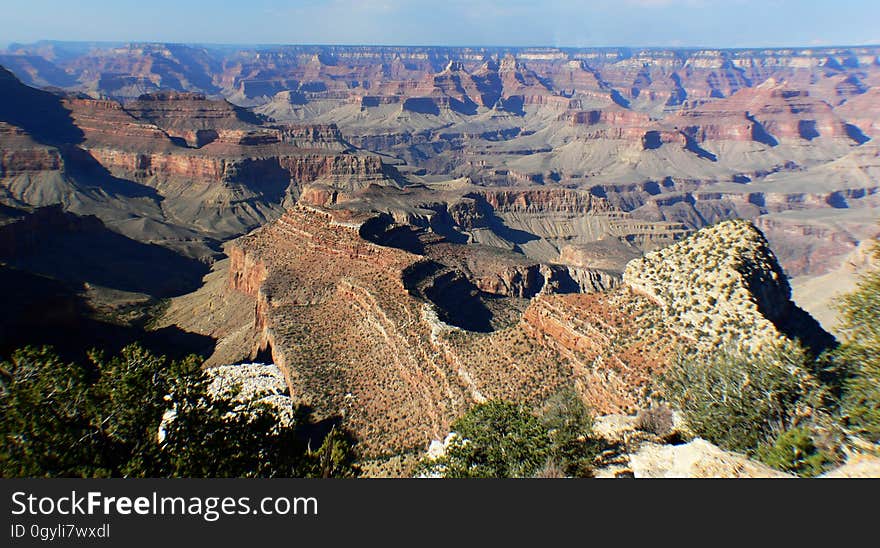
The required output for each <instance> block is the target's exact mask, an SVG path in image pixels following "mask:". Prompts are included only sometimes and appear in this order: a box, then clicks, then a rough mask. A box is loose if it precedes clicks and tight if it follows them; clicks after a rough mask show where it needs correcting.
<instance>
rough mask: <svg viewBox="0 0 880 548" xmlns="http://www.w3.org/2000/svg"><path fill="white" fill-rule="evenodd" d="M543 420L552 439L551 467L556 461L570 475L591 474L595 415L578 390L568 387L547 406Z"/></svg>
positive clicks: (594, 454)
mask: <svg viewBox="0 0 880 548" xmlns="http://www.w3.org/2000/svg"><path fill="white" fill-rule="evenodd" d="M541 423H542V424H543V425H544V428H545V429H546V430H547V432H548V434H549V436H550V440H551V442H552V445H551V448H550V457H551V459H552V461H551V463H549V464H550V465H549V466H546V467H545V468H546V469H548V470H550V469H552V468H553V465H554V464H555V466H556V467H558V468H560V469H562V471H563V472H564V473H565V475H567V476H569V477H578V478H580V477H591V476H592V475H593V459H594V458H595V456H596V454H597V453H598V446H597V444H596V442H595V441H594V440H593V438H592V436H593V417H592V415H591V414H590V410H589V409H587V406H586V405H584V402H583V400H582V399H581V398H580V396H578V395H577V393H576V392H575V391H574V390H573V389H571V388H566V389H563V390H562V391H560V392H559V393H557V394H556V395H554V396H553V397H551V398H550V399H549V400H548V401H547V403H546V404H545V405H544V407H543V409H542V413H541Z"/></svg>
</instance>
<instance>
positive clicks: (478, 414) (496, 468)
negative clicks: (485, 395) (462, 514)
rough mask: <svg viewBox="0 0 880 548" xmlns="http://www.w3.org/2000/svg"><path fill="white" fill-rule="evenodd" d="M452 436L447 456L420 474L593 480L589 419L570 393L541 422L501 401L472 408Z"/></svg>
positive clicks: (554, 400) (544, 413)
mask: <svg viewBox="0 0 880 548" xmlns="http://www.w3.org/2000/svg"><path fill="white" fill-rule="evenodd" d="M452 431H453V432H454V433H455V434H454V437H453V438H452V440H451V441H450V443H449V444H448V446H447V448H446V453H445V454H444V455H443V456H441V457H439V458H438V459H436V460H430V459H429V460H425V461H423V463H422V465H421V471H422V472H424V473H426V474H428V475H440V476H443V477H447V478H508V477H519V478H522V477H534V476H541V477H561V476H567V477H588V476H590V475H592V461H593V457H594V456H595V454H596V444H595V443H594V442H593V440H592V438H591V435H592V417H591V416H590V414H589V411H588V410H587V408H586V407H585V406H584V404H583V402H582V401H581V399H580V398H579V397H578V396H577V394H575V392H574V391H573V390H565V391H562V392H560V393H558V394H556V395H555V396H554V397H552V398H550V400H548V401H547V403H546V404H545V406H544V407H543V409H542V413H541V415H540V416H536V415H534V414H533V413H532V412H530V410H529V409H528V408H526V407H525V406H524V405H521V404H515V403H510V402H505V401H500V400H493V401H489V402H486V403H482V404H478V405H475V406H474V407H473V408H471V410H470V411H468V412H467V413H466V414H465V415H464V416H462V417H461V418H460V419H458V420H457V421H455V422H454V423H453V424H452Z"/></svg>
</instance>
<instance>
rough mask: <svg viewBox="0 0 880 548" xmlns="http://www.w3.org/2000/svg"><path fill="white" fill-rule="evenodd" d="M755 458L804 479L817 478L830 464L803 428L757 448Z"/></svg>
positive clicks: (789, 431)
mask: <svg viewBox="0 0 880 548" xmlns="http://www.w3.org/2000/svg"><path fill="white" fill-rule="evenodd" d="M757 456H758V458H759V459H760V460H761V462H763V463H764V464H766V465H767V466H772V467H773V468H776V469H778V470H782V471H783V472H790V473H793V474H797V475H798V476H801V477H805V478H811V477H814V476H818V475H819V474H821V473H822V472H823V471H824V470H825V468H826V467H827V466H828V465H829V464H830V463H831V462H832V459H831V458H829V457H828V455H826V454H825V453H824V452H823V451H821V450H819V448H817V447H816V444H815V443H813V438H812V436H811V435H810V431H809V430H808V429H807V428H804V427H798V428H792V429H791V430H787V431H785V432H783V433H781V434H780V435H779V436H778V437H777V438H776V439H775V440H774V441H773V442H772V443H768V444H764V445H762V446H761V447H759V448H758V451H757Z"/></svg>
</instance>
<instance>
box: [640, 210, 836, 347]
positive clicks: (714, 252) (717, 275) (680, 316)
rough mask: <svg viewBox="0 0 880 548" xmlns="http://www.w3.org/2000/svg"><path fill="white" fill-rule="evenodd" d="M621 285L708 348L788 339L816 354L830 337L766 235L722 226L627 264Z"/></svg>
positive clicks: (742, 226) (737, 224) (743, 226)
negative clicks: (798, 296) (794, 289)
mask: <svg viewBox="0 0 880 548" xmlns="http://www.w3.org/2000/svg"><path fill="white" fill-rule="evenodd" d="M623 280H624V283H626V284H627V285H629V286H630V287H632V288H633V289H635V290H636V291H639V292H642V293H644V294H645V295H647V296H648V297H650V298H651V299H653V300H655V301H656V302H657V303H658V304H659V305H660V306H661V307H662V308H663V310H664V313H665V314H666V316H667V317H669V318H670V319H671V320H672V321H673V323H674V324H675V325H676V326H677V329H678V330H679V331H680V333H681V334H682V336H684V337H687V338H692V339H693V340H694V342H695V344H696V345H697V346H699V347H703V348H714V347H718V346H723V345H731V344H733V345H737V344H739V345H746V347H748V348H752V349H755V348H760V347H761V346H762V345H765V344H776V343H777V341H780V340H782V339H783V338H784V337H786V336H788V337H790V338H794V339H797V340H798V341H799V342H801V343H803V344H805V345H806V346H808V347H810V348H813V349H822V348H824V347H825V346H827V345H829V344H831V342H832V341H833V338H832V337H831V336H830V335H829V334H828V333H826V332H825V331H824V330H822V329H821V327H819V325H818V323H816V322H815V320H813V319H812V318H811V317H810V316H809V315H808V314H806V313H805V312H804V311H802V310H801V309H799V308H798V307H797V306H796V305H795V304H794V303H793V302H792V301H791V287H790V286H789V284H788V280H787V278H786V276H785V274H784V272H783V271H782V268H781V267H780V266H779V263H778V262H777V261H776V258H775V256H774V254H773V252H772V251H771V250H770V247H769V244H768V243H767V240H766V239H765V238H764V235H763V234H762V233H761V232H760V231H759V230H757V229H756V228H755V227H754V225H752V224H751V223H749V222H747V221H725V222H722V223H718V224H716V225H713V226H712V227H709V228H705V229H703V230H700V231H699V232H697V233H696V234H694V235H692V236H691V237H689V238H687V239H685V240H683V241H681V242H679V243H677V244H674V245H672V246H670V247H668V248H664V249H661V250H658V251H655V252H651V253H648V254H646V255H645V256H644V257H642V258H640V259H636V260H634V261H632V262H630V263H629V264H628V265H627V267H626V271H625V272H624V275H623Z"/></svg>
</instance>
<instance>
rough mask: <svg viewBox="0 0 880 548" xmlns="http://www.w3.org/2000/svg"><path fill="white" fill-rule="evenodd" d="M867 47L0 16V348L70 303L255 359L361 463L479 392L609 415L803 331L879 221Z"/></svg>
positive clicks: (108, 322)
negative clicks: (672, 367)
mask: <svg viewBox="0 0 880 548" xmlns="http://www.w3.org/2000/svg"><path fill="white" fill-rule="evenodd" d="M878 55H880V48H877V47H852V48H809V49H807V48H801V49H797V48H795V49H764V50H759V49H752V50H695V49H680V50H679V49H646V50H638V49H628V48H597V49H573V48H572V49H560V48H442V47H378V46H375V47H374V46H266V47H246V46H241V47H239V46H235V47H232V46H229V47H220V46H192V45H180V44H70V43H64V42H39V43H35V44H13V45H11V46H9V48H8V49H7V50H6V51H4V52H2V53H0V65H3V66H4V67H6V68H0V275H2V276H3V277H4V278H6V279H9V280H11V281H12V283H14V284H16V286H17V287H20V288H21V291H20V295H16V296H15V310H20V311H22V313H21V314H20V315H16V316H10V317H7V318H4V320H3V322H4V326H3V327H4V336H3V338H2V339H0V350H2V351H6V350H8V349H9V348H11V347H12V346H14V345H16V344H20V343H21V342H22V341H27V342H30V341H32V340H36V339H38V338H39V337H36V339H35V338H34V337H31V338H27V337H25V336H24V334H26V333H30V334H33V333H34V332H37V331H39V330H40V329H43V330H45V331H51V332H54V333H56V334H59V333H61V334H63V333H67V332H69V333H70V336H69V337H67V338H66V339H65V338H64V337H61V339H57V337H56V339H57V340H56V339H53V340H52V342H53V343H56V344H59V343H60V344H67V345H68V346H71V347H76V345H77V344H81V341H79V340H78V339H81V337H82V332H81V331H77V330H74V329H73V328H72V327H71V326H73V325H75V324H76V323H77V322H78V321H80V320H83V321H84V318H88V319H89V321H93V322H96V323H94V324H88V325H89V326H91V327H92V328H93V329H94V330H95V332H99V331H100V332H101V333H106V335H105V337H106V339H107V340H111V339H114V338H119V339H126V340H130V339H131V338H137V337H139V336H148V335H149V336H151V337H154V338H155V339H156V341H157V344H158V343H159V342H161V343H162V344H164V345H165V346H166V347H167V346H176V347H177V348H178V350H179V351H181V352H182V351H184V350H186V351H193V352H197V353H199V354H201V355H202V356H203V357H204V359H205V363H206V366H207V367H216V366H222V367H227V366H230V364H238V363H252V362H261V363H272V364H274V366H276V367H277V370H278V372H279V374H280V375H281V376H283V378H284V381H285V382H286V384H287V387H288V392H289V394H288V395H289V396H290V397H291V398H293V399H295V400H296V401H297V402H298V403H302V404H304V405H307V406H308V408H309V409H310V410H311V411H312V412H313V413H314V414H315V417H316V418H317V419H319V420H323V419H333V418H339V419H341V420H343V421H344V422H345V424H346V427H347V428H349V429H350V430H351V431H352V433H353V434H354V435H355V437H356V439H357V441H358V446H359V450H360V451H362V455H363V456H364V458H365V459H368V460H373V461H376V462H384V461H386V460H387V459H392V458H394V457H395V456H399V455H402V454H408V455H415V454H420V452H423V451H424V450H425V449H426V448H427V447H428V446H429V444H430V443H431V441H432V440H438V439H443V437H444V436H445V434H446V433H447V432H448V431H449V428H450V424H451V423H452V422H453V421H454V420H455V419H456V418H457V417H459V416H461V414H462V413H463V412H464V411H466V410H467V409H468V408H469V407H470V406H472V405H473V404H474V403H479V402H483V401H487V400H490V399H509V400H516V401H522V402H526V403H528V404H531V405H536V406H537V405H539V404H540V403H541V402H543V401H545V400H546V399H547V398H549V397H551V396H552V395H553V394H554V393H556V392H557V391H559V390H561V389H563V388H565V387H573V388H574V389H575V390H576V392H577V393H578V394H579V395H580V396H581V398H582V399H583V400H584V401H585V402H586V403H587V404H588V405H589V406H590V408H591V409H592V410H593V411H594V412H595V413H596V414H599V415H611V414H634V413H636V412H637V411H638V410H640V409H643V408H645V407H646V406H650V405H651V403H652V402H653V401H654V398H655V389H656V386H655V384H656V383H655V381H656V379H657V378H658V376H659V375H660V374H662V373H663V371H665V369H666V368H667V367H668V366H669V364H670V363H671V360H673V359H674V357H675V355H676V353H677V352H679V351H681V349H690V350H694V351H704V350H706V349H707V348H709V347H717V346H723V345H729V344H735V343H737V342H738V341H739V342H742V343H743V344H745V343H746V342H748V343H749V344H753V345H758V346H761V345H775V344H787V343H791V342H797V343H799V344H801V345H803V346H804V347H806V348H809V349H810V350H812V351H814V352H819V351H821V350H822V349H824V348H828V347H829V346H832V345H833V343H834V337H833V336H832V335H831V333H833V332H834V330H835V326H836V323H835V322H836V312H835V309H834V307H833V304H834V302H835V301H837V300H839V296H840V294H841V293H842V292H843V291H844V290H849V289H851V288H852V287H853V286H854V280H856V279H857V276H858V274H859V272H862V271H864V270H866V269H868V268H871V267H872V266H873V262H872V259H871V258H870V253H868V251H867V250H868V247H869V246H870V242H871V241H872V240H874V239H876V238H877V237H878V235H880V225H878V221H880V185H878V180H880V149H878V144H877V142H876V139H877V137H880V133H878V126H880V109H878V100H880V99H878V97H877V90H878V89H880V60H878ZM830 281H833V282H834V283H831V282H830ZM50 289H51V290H50ZM47 295H48V296H50V297H51V299H49V300H48V301H46V303H47V305H46V306H47V307H49V308H51V309H52V313H51V314H48V315H47V317H46V318H39V317H38V315H35V314H33V311H32V310H30V312H29V306H30V305H29V304H28V302H29V299H37V297H46V296H47ZM37 300H38V299H37ZM37 300H35V301H34V302H37ZM814 317H815V318H818V319H819V320H820V321H821V324H820V323H819V322H818V321H816V319H814ZM41 322H42V324H41ZM123 332H124V336H123Z"/></svg>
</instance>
